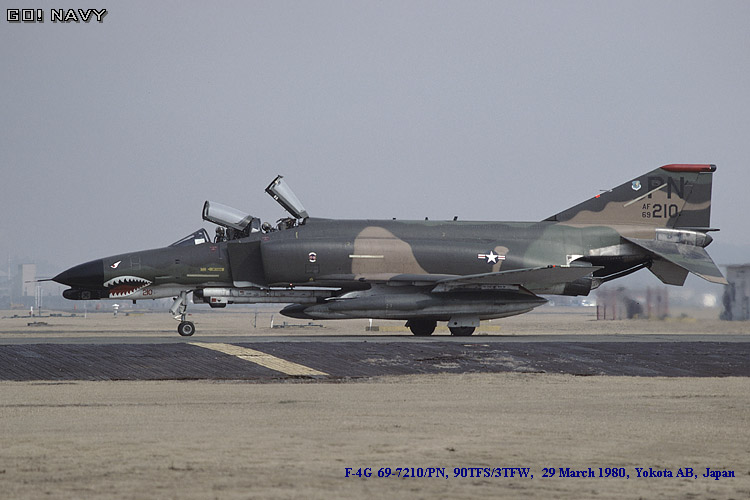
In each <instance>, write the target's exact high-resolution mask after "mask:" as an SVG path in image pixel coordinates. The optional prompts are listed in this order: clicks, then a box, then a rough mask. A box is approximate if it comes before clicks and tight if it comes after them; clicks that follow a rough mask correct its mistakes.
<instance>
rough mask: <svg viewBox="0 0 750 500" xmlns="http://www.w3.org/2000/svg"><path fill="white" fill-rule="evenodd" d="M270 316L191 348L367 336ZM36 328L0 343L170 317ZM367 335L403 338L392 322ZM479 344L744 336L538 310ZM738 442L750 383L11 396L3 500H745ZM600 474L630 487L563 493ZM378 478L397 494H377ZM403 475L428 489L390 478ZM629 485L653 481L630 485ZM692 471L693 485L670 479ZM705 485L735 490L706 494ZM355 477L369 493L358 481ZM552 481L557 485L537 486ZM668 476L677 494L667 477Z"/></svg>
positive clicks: (512, 381)
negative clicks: (605, 336) (227, 340)
mask: <svg viewBox="0 0 750 500" xmlns="http://www.w3.org/2000/svg"><path fill="white" fill-rule="evenodd" d="M550 309H552V308H550ZM263 314H266V313H262V314H261V315H259V319H258V320H257V323H256V324H257V326H256V327H255V328H254V327H253V322H254V321H255V316H254V314H251V313H248V312H247V311H240V312H229V311H226V312H220V313H200V312H198V313H196V314H195V315H194V317H193V320H194V321H195V322H196V325H199V328H201V326H202V330H201V329H199V333H198V334H196V337H197V336H198V335H200V334H201V333H202V334H203V335H205V336H206V338H208V340H210V336H211V335H219V334H220V335H230V334H233V335H237V338H238V341H241V339H244V338H247V337H252V336H254V335H264V336H267V335H317V334H319V333H320V334H323V335H338V334H344V333H349V334H360V333H361V335H363V336H366V335H368V333H365V332H364V327H365V326H367V324H368V322H367V321H366V320H360V321H358V322H341V323H338V322H336V323H334V322H330V323H324V325H325V327H323V328H321V327H318V326H308V327H304V328H300V327H290V328H283V329H278V328H277V329H271V328H270V322H269V321H268V320H269V319H270V314H271V313H267V314H268V316H266V317H264V316H263ZM276 319H277V320H280V319H279V318H278V316H277V317H276ZM37 321H44V322H47V323H48V325H47V326H38V325H37V326H27V323H28V322H31V320H29V319H28V318H7V319H2V320H0V342H2V340H3V339H13V338H15V337H19V336H27V335H33V336H39V337H45V336H46V337H49V338H57V340H58V341H60V340H61V339H64V337H68V336H78V337H80V336H84V337H85V336H87V335H91V336H106V335H112V336H115V337H116V336H118V335H130V334H134V335H138V336H141V335H143V336H153V337H163V338H170V339H171V338H173V337H172V336H176V335H177V334H176V332H175V331H174V329H173V327H175V326H176V323H175V322H173V321H171V320H170V319H169V317H168V315H166V314H143V315H138V314H131V315H129V316H125V315H123V314H120V315H119V316H118V317H117V318H114V317H113V316H112V315H111V314H99V315H96V314H94V315H91V314H89V315H88V317H87V318H82V317H76V318H57V317H52V318H39V319H37ZM280 321H283V320H280ZM290 323H301V324H304V323H305V322H296V321H290ZM374 324H375V325H383V326H384V327H387V328H388V329H392V332H391V333H389V334H392V335H409V334H408V332H406V331H399V330H398V328H400V327H401V325H400V324H399V323H388V322H375V323H374ZM495 327H499V331H498V330H497V329H495ZM485 328H486V329H485V330H480V332H479V334H482V333H485V334H498V333H499V334H501V335H509V336H513V335H534V334H547V335H556V334H559V333H565V334H571V333H577V334H581V335H582V336H583V335H586V334H587V333H610V334H612V335H613V337H616V336H617V335H620V334H624V333H643V334H652V333H653V334H657V333H670V332H672V333H696V334H698V333H702V334H705V333H711V332H714V333H739V334H742V333H747V329H748V325H747V324H746V323H727V322H719V321H717V320H712V319H690V318H682V319H680V320H672V321H645V320H640V321H607V322H602V321H596V320H595V317H594V316H593V315H592V314H591V313H589V312H585V313H581V312H576V311H564V310H554V311H553V310H549V309H548V310H546V311H545V310H543V311H542V312H540V313H537V314H529V315H525V316H519V317H517V318H508V319H507V320H501V321H498V322H492V323H488V324H487V326H486V327H485ZM748 362H750V360H749V361H748ZM749 426H750V379H748V378H640V377H575V376H568V375H553V374H463V375H450V374H441V375H431V376H427V375H422V376H408V377H381V378H374V379H358V380H351V381H344V382H340V381H339V382H335V383H332V382H314V381H310V382H300V381H287V382H275V383H245V382H231V381H224V382H218V381H189V382H188V381H166V382H161V381H160V382H74V383H52V382H44V381H40V382H31V383H20V382H4V383H0V492H1V493H0V498H9V499H10V498H14V499H15V498H29V499H31V498H34V499H36V498H40V497H49V498H62V499H68V498H70V499H73V498H117V499H120V498H138V499H143V498H180V499H184V498H200V499H203V498H279V499H283V498H320V499H328V498H394V497H397V498H488V497H521V496H523V497H527V498H562V499H568V498H570V499H574V498H575V499H578V498H748V497H750V433H749V432H748V428H749ZM600 467H601V468H602V471H603V472H605V471H606V468H618V469H619V468H624V472H625V473H626V474H629V476H630V477H629V478H620V477H604V478H599V477H594V478H590V477H559V475H560V469H561V468H562V469H563V470H567V468H570V470H582V471H585V472H586V473H587V474H588V472H589V468H591V470H592V471H593V472H594V474H595V475H598V474H599V468H600ZM347 468H351V469H352V470H351V471H350V477H348V478H347V477H346V472H347ZM386 468H390V470H391V474H392V475H391V477H378V472H381V474H382V475H384V474H385V473H386ZM398 468H402V471H401V472H402V474H403V468H407V471H408V472H409V473H411V472H412V471H411V469H412V468H413V469H414V471H413V472H414V474H415V475H419V474H420V473H422V474H424V475H432V476H433V477H416V478H398V477H394V476H395V475H396V474H397V471H398ZM471 468H475V469H474V470H472V469H471ZM485 468H487V469H488V470H487V471H485V470H484V469H485ZM506 468H524V469H525V468H528V469H529V471H528V474H529V476H531V475H533V478H532V477H527V478H519V477H518V473H517V472H516V473H515V476H514V477H484V476H485V474H486V472H489V475H496V474H498V473H499V475H501V476H504V475H505V474H509V472H508V469H506ZM638 468H640V469H642V471H641V475H645V474H647V473H649V471H651V472H652V473H654V474H657V475H658V474H661V476H662V477H638ZM687 468H691V469H692V474H694V475H696V476H697V477H677V475H678V474H679V473H683V474H684V473H685V472H686V469H687ZM707 468H709V469H710V471H718V473H719V474H721V473H722V472H723V473H724V474H725V475H728V474H729V472H730V471H731V472H732V473H733V475H734V477H722V478H720V479H718V480H716V479H713V478H711V477H708V478H706V477H703V474H705V473H706V469H707ZM360 469H361V475H362V476H364V477H358V476H356V475H353V474H356V473H357V472H358V471H359V470H360ZM441 469H444V474H445V476H447V477H442V476H441V472H442V470H441ZM479 469H481V470H479ZM495 469H499V470H495ZM545 469H547V470H546V472H547V473H549V470H550V469H553V470H554V471H555V475H554V476H553V477H547V478H545V477H543V476H544V473H545ZM667 471H669V472H670V473H671V474H672V476H673V477H663V476H664V475H666V472H667ZM610 472H611V471H610ZM368 473H369V474H370V477H367V474H368ZM455 473H458V475H459V476H461V475H464V476H466V477H454V475H455ZM617 473H618V474H619V470H618V471H617ZM472 474H474V475H475V476H476V475H479V476H480V477H471V475H472ZM434 476H440V477H434Z"/></svg>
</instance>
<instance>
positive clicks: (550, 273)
mask: <svg viewBox="0 0 750 500" xmlns="http://www.w3.org/2000/svg"><path fill="white" fill-rule="evenodd" d="M599 269H601V268H600V267H597V266H574V267H568V266H547V267H533V268H528V269H514V270H511V271H497V272H494V273H482V274H473V275H466V276H455V277H450V278H445V279H442V280H440V281H438V282H437V284H436V286H435V288H434V289H433V290H432V291H433V292H449V291H454V290H457V289H462V290H470V289H478V290H486V289H492V288H498V289H501V287H512V286H520V287H523V288H526V289H527V290H530V291H532V292H535V291H536V292H537V293H543V291H544V290H548V289H550V288H552V287H554V286H555V285H564V284H565V283H570V282H573V281H575V280H577V279H579V278H583V277H585V276H588V275H590V274H591V273H593V272H594V271H597V270H599Z"/></svg>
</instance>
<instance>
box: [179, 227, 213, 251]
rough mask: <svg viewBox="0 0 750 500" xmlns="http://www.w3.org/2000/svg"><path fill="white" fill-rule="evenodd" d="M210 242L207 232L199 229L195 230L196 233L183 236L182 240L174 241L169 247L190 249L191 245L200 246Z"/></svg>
mask: <svg viewBox="0 0 750 500" xmlns="http://www.w3.org/2000/svg"><path fill="white" fill-rule="evenodd" d="M209 241H211V238H210V237H209V236H208V232H207V231H206V230H205V229H203V228H201V229H199V230H197V231H196V232H194V233H192V234H189V235H187V236H185V237H184V238H182V239H180V240H177V241H175V242H174V243H172V244H171V245H169V246H170V247H191V246H193V245H200V244H202V243H206V242H209Z"/></svg>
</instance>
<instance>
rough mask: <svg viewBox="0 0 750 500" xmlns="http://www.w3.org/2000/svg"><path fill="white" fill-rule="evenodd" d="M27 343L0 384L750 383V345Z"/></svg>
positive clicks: (724, 340)
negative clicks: (403, 378)
mask: <svg viewBox="0 0 750 500" xmlns="http://www.w3.org/2000/svg"><path fill="white" fill-rule="evenodd" d="M247 339H248V338H247V337H244V338H243V337H237V336H235V337H199V336H196V338H195V339H193V338H186V339H182V338H175V337H168V338H167V337H128V336H109V337H72V338H71V337H66V338H56V339H55V338H45V337H24V338H21V339H18V338H17V339H5V340H3V341H2V345H0V380H7V381H30V380H48V381H70V380H251V381H274V380H281V379H288V378H312V379H319V380H323V381H325V380H330V381H340V380H342V379H343V380H345V379H348V378H357V377H374V376H382V375H411V374H437V373H501V372H516V373H556V374H572V375H581V376H591V375H628V376H645V377H652V376H666V377H728V376H742V377H747V376H750V362H748V359H750V338H748V336H747V335H711V336H709V337H706V338H702V337H700V336H696V335H659V336H654V335H644V336H639V335H627V336H618V337H613V336H611V335H602V336H597V335H587V336H585V337H583V338H582V337H575V336H563V337H561V336H543V335H537V336H528V337H527V338H524V337H513V338H508V337H503V336H499V335H498V336H489V335H485V336H479V337H469V338H451V337H442V338H441V337H433V338H427V339H425V338H419V339H417V338H413V337H407V336H382V335H381V336H377V337H372V336H363V335H356V336H326V337H321V336H302V337H301V336H294V337H284V336H273V337H257V338H255V337H254V338H251V341H247Z"/></svg>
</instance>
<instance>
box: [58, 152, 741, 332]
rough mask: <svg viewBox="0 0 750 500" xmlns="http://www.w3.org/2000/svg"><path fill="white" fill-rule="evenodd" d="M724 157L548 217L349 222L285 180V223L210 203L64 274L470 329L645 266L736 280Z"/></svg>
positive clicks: (427, 328) (93, 290) (423, 328)
mask: <svg viewBox="0 0 750 500" xmlns="http://www.w3.org/2000/svg"><path fill="white" fill-rule="evenodd" d="M715 170H716V167H715V166H714V165H665V166H663V167H661V168H657V169H656V170H653V171H651V172H648V173H646V174H643V175H641V176H639V177H636V178H635V179H632V180H630V181H628V182H626V183H624V184H621V185H619V186H617V187H615V188H614V189H611V190H609V191H606V192H602V193H601V194H597V195H596V196H594V197H593V198H591V199H590V200H587V201H584V202H583V203H580V204H578V205H576V206H574V207H571V208H569V209H567V210H563V211H562V212H560V213H558V214H556V215H553V216H551V217H549V218H547V219H545V220H543V221H541V222H469V221H458V220H453V221H429V220H424V221H422V220H419V221H401V220H338V219H319V218H314V217H309V216H308V213H307V211H306V210H305V209H304V207H303V206H302V204H301V203H300V201H299V199H298V198H297V197H296V196H295V195H294V193H292V191H291V190H290V189H289V187H288V186H287V184H286V183H285V182H284V180H283V178H282V177H281V176H279V177H277V178H276V179H275V180H274V181H273V182H272V183H271V184H270V185H269V186H268V187H267V188H266V192H268V193H269V194H270V195H271V196H273V197H274V199H276V200H277V201H278V202H279V203H280V204H281V205H282V206H283V207H284V208H285V209H286V210H287V211H288V212H289V214H290V215H291V217H288V218H285V219H281V220H279V221H278V223H277V224H276V225H275V226H272V225H271V224H269V223H267V222H261V220H260V219H257V218H255V217H252V216H250V215H246V214H245V213H243V212H240V211H238V210H236V209H233V208H230V207H227V206H224V205H219V204H216V203H213V202H209V201H207V202H206V203H205V204H204V206H203V219H204V220H207V221H210V222H213V223H215V224H217V225H218V227H217V228H216V237H215V238H214V239H213V240H211V238H210V237H209V234H208V233H207V232H206V230H205V229H201V230H199V231H196V232H195V233H193V234H191V235H190V236H188V237H186V238H183V239H181V240H179V241H177V242H176V243H173V244H172V245H170V246H168V247H165V248H158V249H155V250H144V251H140V252H133V253H124V254H120V255H115V256H112V257H106V258H104V259H97V260H93V261H91V262H87V263H85V264H81V265H78V266H75V267H73V268H71V269H68V270H67V271H64V272H63V273H60V274H59V275H57V276H56V277H54V278H53V280H54V281H57V282H58V283H62V284H65V285H68V286H70V287H71V288H70V289H68V290H66V291H65V292H63V296H64V297H66V298H68V299H72V300H90V299H132V300H133V301H136V300H142V299H156V298H164V297H175V300H174V304H173V305H172V307H171V309H170V312H171V313H172V314H173V315H174V316H175V318H176V319H179V320H180V326H179V328H178V332H179V333H180V335H183V336H188V335H192V334H193V333H194V331H195V326H194V325H193V323H192V322H190V321H186V319H185V318H186V310H187V304H188V294H189V293H190V292H192V293H193V298H194V302H198V301H202V302H205V303H208V304H209V305H210V306H211V307H225V306H226V305H227V304H237V303H243V304H247V303H260V302H275V303H279V302H280V303H290V304H291V305H288V306H286V307H285V308H284V309H282V311H281V313H282V314H284V315H285V316H289V317H292V318H301V319H315V320H323V319H349V318H376V319H390V320H405V321H406V325H407V326H408V327H409V328H410V329H411V331H412V333H413V334H414V335H430V334H432V333H433V331H434V330H435V327H436V325H437V323H438V322H441V321H445V322H447V323H448V327H449V329H450V331H451V333H452V334H453V335H471V334H472V333H473V332H474V330H475V328H476V327H477V326H479V322H480V321H481V320H487V319H491V318H503V317H507V316H512V315H515V314H521V313H525V312H528V311H530V310H532V309H533V308H535V307H537V306H539V305H541V304H543V303H544V302H546V300H545V299H543V298H542V297H540V296H539V295H540V294H554V295H588V293H589V292H590V291H591V290H593V289H595V288H597V287H599V286H600V285H601V284H602V283H605V282H607V281H610V280H612V279H615V278H619V277H622V276H625V275H627V274H630V273H633V272H635V271H638V270H639V269H643V268H647V269H649V270H650V271H651V272H652V273H653V274H655V275H656V276H657V277H658V278H659V279H660V280H661V281H663V282H664V283H668V284H670V285H682V284H683V283H684V282H685V278H686V277H687V275H688V273H693V274H696V275H698V276H700V277H701V278H703V279H706V280H708V281H710V282H713V283H723V284H726V280H725V279H724V277H723V276H722V274H721V271H719V269H718V268H717V267H716V264H714V262H713V261H712V260H711V258H710V257H709V255H708V253H706V250H705V247H706V246H707V245H708V244H709V243H711V240H712V238H711V236H710V235H709V234H708V232H709V231H715V229H712V228H711V225H710V213H711V179H712V175H713V172H714V171H715Z"/></svg>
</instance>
